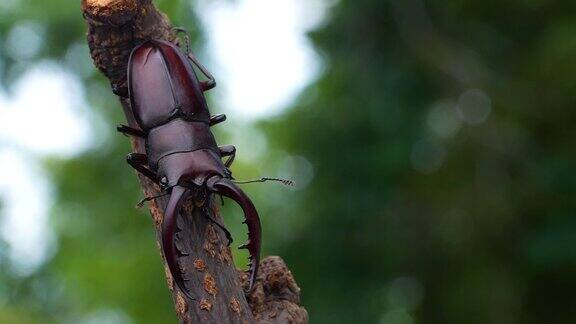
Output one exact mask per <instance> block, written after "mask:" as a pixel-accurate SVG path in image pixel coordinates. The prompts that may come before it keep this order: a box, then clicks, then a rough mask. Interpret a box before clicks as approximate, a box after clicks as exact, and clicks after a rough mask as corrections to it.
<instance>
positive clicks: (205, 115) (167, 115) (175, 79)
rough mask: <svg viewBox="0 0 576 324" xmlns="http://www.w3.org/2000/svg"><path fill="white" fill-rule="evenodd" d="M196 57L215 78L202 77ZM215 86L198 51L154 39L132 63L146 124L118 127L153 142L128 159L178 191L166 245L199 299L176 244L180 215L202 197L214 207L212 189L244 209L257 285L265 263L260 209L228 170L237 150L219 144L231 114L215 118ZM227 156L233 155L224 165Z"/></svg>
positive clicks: (131, 84) (133, 94)
mask: <svg viewBox="0 0 576 324" xmlns="http://www.w3.org/2000/svg"><path fill="white" fill-rule="evenodd" d="M191 62H192V63H194V64H195V65H196V66H197V67H198V68H199V69H200V71H202V73H204V74H205V75H206V77H207V78H208V81H203V82H200V81H199V80H198V77H197V76H196V73H195V72H194V69H193V67H192V65H191ZM215 85H216V83H215V82H214V78H213V77H212V76H211V75H210V73H209V72H208V71H206V69H205V68H204V67H203V66H202V65H201V64H199V63H198V62H197V61H196V60H195V58H194V57H193V56H192V55H191V54H189V55H188V56H185V54H184V53H182V51H181V50H180V49H179V48H178V47H177V46H176V45H174V44H172V43H170V42H166V41H162V40H149V41H146V42H144V43H143V44H141V45H140V46H138V47H137V48H135V49H134V50H133V51H132V54H131V56H130V61H129V64H128V93H129V97H130V103H131V107H132V112H133V114H134V118H135V120H136V122H137V123H138V126H139V128H140V129H136V128H131V127H128V126H124V125H122V126H119V127H118V131H120V132H122V133H124V134H126V135H131V136H138V137H142V138H144V140H145V142H146V154H139V153H131V154H129V155H128V157H127V161H128V163H129V164H130V165H131V166H132V167H133V168H134V169H136V170H137V171H138V172H140V173H142V174H143V175H145V176H146V177H148V178H149V179H150V180H152V181H154V182H155V183H157V184H159V185H160V186H161V187H162V188H163V190H165V191H166V192H168V193H169V194H170V199H169V201H168V206H167V207H166V211H165V213H164V220H163V223H162V249H163V252H164V256H165V258H166V262H167V264H168V267H169V268H170V272H171V273H172V277H173V278H174V281H175V282H176V284H177V285H178V287H179V288H180V290H182V292H183V293H184V294H185V295H186V296H188V297H189V298H191V299H194V298H193V297H192V296H190V293H189V292H188V291H187V289H186V288H185V286H184V279H183V278H182V274H181V272H180V270H179V268H178V264H177V259H178V258H177V251H176V248H175V246H174V234H175V230H176V218H177V216H178V214H179V210H180V208H181V206H182V204H183V202H184V201H185V200H186V199H187V198H188V197H190V196H191V195H194V199H195V200H196V202H198V200H199V199H200V200H201V202H200V205H203V206H208V205H209V199H210V196H211V194H212V193H214V194H219V195H222V196H226V197H228V198H231V199H232V200H234V201H236V203H238V205H240V207H241V208H242V210H243V212H244V215H245V223H246V224H247V226H248V242H247V243H246V244H245V245H243V246H241V247H240V248H247V249H248V251H249V252H250V265H249V270H250V277H249V283H250V288H251V287H252V285H253V284H254V279H255V277H256V273H257V271H258V264H259V261H260V240H261V229H260V218H259V217H258V212H257V211H256V208H255V207H254V205H253V204H252V202H251V201H250V198H248V196H246V195H245V194H244V192H243V191H242V190H241V189H240V188H238V187H237V186H236V184H234V182H233V181H232V175H231V173H230V170H229V169H228V168H229V167H230V165H231V164H232V161H234V156H235V153H236V149H235V148H234V146H232V145H225V146H220V147H218V145H217V144H216V141H215V139H214V136H213V135H212V132H211V131H210V126H212V125H215V124H217V123H219V122H222V121H224V120H225V119H226V116H224V115H217V116H214V117H210V112H209V111H208V106H207V104H206V99H205V98H204V93H203V92H204V91H206V90H209V89H212V88H213V87H214V86H215ZM223 157H228V159H227V160H226V161H225V162H222V158H223ZM207 215H208V214H207ZM208 217H209V216H208ZM212 221H213V220H212ZM216 224H217V223H216ZM217 225H218V226H220V227H221V228H223V227H222V226H221V225H219V224H217ZM224 230H225V229H224ZM226 233H227V236H228V238H229V239H230V235H229V233H228V232H227V231H226Z"/></svg>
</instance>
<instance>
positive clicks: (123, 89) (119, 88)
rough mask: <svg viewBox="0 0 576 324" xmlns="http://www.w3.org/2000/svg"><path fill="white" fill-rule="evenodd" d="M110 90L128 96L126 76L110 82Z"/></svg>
mask: <svg viewBox="0 0 576 324" xmlns="http://www.w3.org/2000/svg"><path fill="white" fill-rule="evenodd" d="M112 92H113V93H114V94H115V95H117V96H120V97H123V98H128V80H127V78H126V76H123V77H122V79H120V80H119V81H118V82H116V83H113V84H112Z"/></svg>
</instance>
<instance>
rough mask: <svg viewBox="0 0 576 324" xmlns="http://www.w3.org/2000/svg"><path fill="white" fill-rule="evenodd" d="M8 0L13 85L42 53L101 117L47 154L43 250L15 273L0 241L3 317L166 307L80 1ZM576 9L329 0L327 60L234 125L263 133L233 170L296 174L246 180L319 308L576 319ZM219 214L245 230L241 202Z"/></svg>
mask: <svg viewBox="0 0 576 324" xmlns="http://www.w3.org/2000/svg"><path fill="white" fill-rule="evenodd" d="M156 4H157V5H158V6H159V7H160V8H161V9H162V10H163V11H164V12H166V13H167V14H168V16H169V17H170V18H171V20H172V21H173V22H174V25H181V26H185V27H187V28H188V29H189V30H192V31H195V32H196V34H195V35H194V37H193V38H194V39H196V46H195V47H196V48H198V47H201V46H202V44H203V42H204V40H205V39H206V38H209V37H210V35H205V34H202V33H201V32H200V31H201V27H200V26H199V24H198V23H197V18H196V16H195V14H194V13H193V10H192V8H193V7H192V6H191V4H190V2H186V1H182V2H180V1H176V0H174V1H169V0H164V1H156ZM0 8H2V10H0V66H2V67H3V68H2V69H0V71H1V73H2V84H3V87H4V89H5V91H8V92H10V88H11V84H12V82H14V80H16V79H17V78H18V77H19V76H20V75H21V74H22V73H24V72H25V71H26V69H27V67H28V66H30V64H32V63H33V62H39V61H42V60H53V61H54V62H56V63H57V64H60V65H62V66H63V67H64V68H65V69H67V70H69V71H72V72H73V73H75V74H76V75H77V77H78V78H80V79H81V81H82V84H83V87H84V90H83V91H84V93H85V95H86V97H87V100H88V102H89V103H90V107H91V108H90V109H91V110H92V111H94V112H95V113H94V116H91V118H92V120H93V123H94V125H96V126H95V127H96V128H95V129H96V132H95V134H96V135H95V136H96V141H95V143H96V144H95V145H94V146H93V147H92V148H91V149H90V150H88V151H87V152H85V153H83V154H81V155H79V156H76V157H73V158H70V159H61V158H60V159H59V158H49V159H45V160H44V166H45V168H46V169H47V170H48V171H49V174H50V176H51V181H52V183H53V185H54V193H53V195H54V199H55V203H54V205H53V207H52V209H51V220H50V225H51V227H52V228H53V230H54V232H55V234H56V242H57V243H56V250H55V251H54V255H53V256H52V257H51V258H49V259H48V260H47V261H46V262H45V263H43V264H42V265H41V266H40V267H39V268H38V269H36V270H35V271H34V272H33V273H31V274H27V275H21V274H18V273H17V272H14V271H13V270H11V267H10V266H9V258H8V256H7V252H6V251H7V247H6V244H5V243H2V242H0V322H1V323H166V322H173V321H175V318H176V317H175V316H174V315H173V306H172V303H171V300H170V297H169V294H168V292H167V290H166V284H165V280H164V273H163V269H162V267H161V262H160V258H159V250H158V248H157V247H156V245H155V241H154V234H153V230H152V222H151V219H150V217H149V216H148V215H147V213H146V212H144V211H137V210H135V209H133V208H132V206H133V205H134V204H135V202H137V201H138V200H139V199H140V197H141V193H140V192H139V190H138V185H137V182H136V179H135V177H134V176H133V174H132V171H131V169H130V168H129V167H128V166H127V165H126V164H125V161H124V158H123V157H124V155H125V154H126V153H127V152H128V151H129V149H130V148H129V145H128V141H127V140H126V139H125V138H123V137H121V136H118V135H116V134H114V127H113V125H115V124H116V123H119V122H121V121H122V115H121V110H120V106H119V104H118V103H117V101H116V99H115V98H114V96H113V95H112V94H111V92H110V91H109V88H108V85H107V84H106V81H105V80H104V78H103V77H102V76H101V75H100V74H99V73H98V72H97V71H95V69H93V68H92V67H91V61H90V59H89V56H88V50H87V47H86V46H85V39H84V37H85V36H84V35H85V26H84V22H83V20H82V17H81V15H80V10H79V3H78V2H75V1H67V0H54V1H50V2H45V1H39V0H10V1H7V2H3V4H0ZM575 12H576V4H575V3H574V2H571V1H555V2H552V1H543V0H531V1H508V2H503V1H472V0H457V1H437V0H428V1H425V2H420V1H419V0H397V1H391V0H390V1H385V0H354V1H352V0H340V1H338V2H336V3H335V4H334V5H333V7H332V8H331V10H330V13H329V17H328V19H327V20H326V22H325V23H324V24H323V25H322V26H320V27H319V28H318V30H315V31H313V32H312V33H311V34H310V38H311V39H312V41H313V44H314V46H315V49H316V50H317V51H318V52H319V53H320V55H321V57H322V60H323V63H322V64H323V70H322V71H321V73H320V76H319V77H318V78H317V80H316V81H315V82H314V83H313V84H311V85H310V86H308V87H307V88H306V89H305V90H304V91H302V92H301V93H300V94H299V96H298V98H297V99H296V100H295V101H294V104H293V106H292V107H291V108H288V109H287V110H286V111H285V112H284V113H282V114H281V115H279V116H276V117H274V118H270V119H268V120H265V121H259V122H258V123H256V124H253V125H249V126H248V127H246V126H245V127H246V132H248V133H254V134H256V135H253V136H264V138H265V143H267V144H266V147H265V150H263V151H261V152H259V153H258V155H257V156H256V158H252V159H246V158H243V155H250V154H251V152H250V151H251V150H252V147H251V146H250V145H245V146H243V147H239V162H238V163H237V164H236V165H235V166H234V167H233V171H234V172H235V174H236V176H237V177H239V178H250V177H251V176H253V177H256V176H259V175H261V174H268V175H270V174H272V175H276V174H277V173H280V175H282V176H286V177H293V178H295V179H296V180H297V181H299V186H300V187H299V188H296V190H294V191H286V189H283V188H279V187H277V186H272V185H270V186H266V185H260V186H252V187H247V190H248V191H249V193H250V194H251V195H252V196H253V197H254V200H255V204H256V205H257V206H258V207H259V209H260V210H261V214H262V215H263V223H264V254H277V255H281V256H282V257H283V258H284V259H285V260H286V262H287V264H288V265H289V266H290V268H291V270H292V271H293V273H294V275H295V277H296V279H297V281H298V282H299V284H300V286H301V288H302V294H303V303H304V305H305V306H306V307H307V309H308V311H309V313H310V318H311V323H398V324H405V323H406V324H407V323H570V322H574V321H576V301H575V298H574V297H573V296H572V292H573V291H574V290H576V275H575V274H576V219H575V218H574V211H575V210H576V202H575V199H574V195H575V194H576V173H575V172H574V170H573V167H575V161H576V156H575V153H574V152H575V151H574V149H573V147H572V145H574V144H573V143H574V141H575V139H576V130H575V128H574V127H573V126H572V122H576V113H575V112H574V110H572V109H571V108H570V107H574V105H575V103H576V102H575V101H576V99H575V98H576V97H575V96H574V92H573V91H574V90H575V87H576V78H575V77H574V75H576V38H575V37H574V35H575V34H576V14H575ZM18 28H20V30H21V29H22V28H33V29H34V28H35V29H36V30H37V31H38V32H39V34H40V35H42V40H43V42H42V44H43V45H42V46H41V47H38V48H37V49H36V50H35V51H28V53H29V55H13V53H11V51H10V48H9V47H8V46H4V45H5V44H8V43H9V42H10V38H11V37H17V36H18V35H20V34H18V33H17V32H15V30H16V31H18ZM15 33H16V36H14V35H15ZM21 34H22V33H21ZM24 35H25V33H24ZM12 42H14V41H13V40H12ZM24 52H25V53H26V51H24ZM278 64H282V62H279V63H278ZM42 109H50V107H42ZM212 110H213V112H220V111H224V110H225V107H220V106H218V105H216V104H215V105H213V106H212ZM30 118H34V116H30ZM12 122H13V123H22V124H23V126H25V124H26V122H25V121H23V120H17V121H16V120H15V121H12ZM231 125H233V121H232V124H231V123H230V122H227V124H226V125H225V126H222V127H219V128H218V130H217V131H218V133H217V137H218V138H219V139H220V142H221V143H228V142H229V143H234V142H235V141H236V139H235V137H234V136H232V133H228V132H227V130H228V131H229V129H230V128H231V127H232V126H231ZM54 127H58V125H54ZM39 136H40V135H39ZM2 172H8V171H7V170H2ZM227 205H230V204H227ZM0 206H1V205H0ZM226 208H230V207H228V206H226ZM0 210H1V209H0ZM223 214H224V216H225V219H226V221H227V224H228V226H230V227H231V230H232V232H233V234H234V235H235V237H236V242H238V241H242V236H243V233H244V232H245V230H244V229H243V228H242V226H241V224H240V221H239V220H240V217H239V211H238V210H237V209H233V208H230V209H225V210H224V211H223ZM23 217H25V215H23ZM243 258H245V255H243V254H239V253H237V254H236V259H237V262H238V264H241V265H243V264H244V261H243Z"/></svg>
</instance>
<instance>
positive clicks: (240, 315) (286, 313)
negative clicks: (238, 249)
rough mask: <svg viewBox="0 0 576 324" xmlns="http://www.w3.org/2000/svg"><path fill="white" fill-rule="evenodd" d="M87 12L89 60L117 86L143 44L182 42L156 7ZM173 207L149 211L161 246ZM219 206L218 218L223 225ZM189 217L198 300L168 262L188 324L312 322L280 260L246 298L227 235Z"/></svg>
mask: <svg viewBox="0 0 576 324" xmlns="http://www.w3.org/2000/svg"><path fill="white" fill-rule="evenodd" d="M81 5H82V12H83V15H84V18H85V19H86V21H87V23H88V37H87V38H88V45H89V48H90V54H91V56H92V59H93V60H94V64H95V65H96V67H97V68H98V69H99V70H100V71H101V72H102V73H103V74H104V75H105V76H106V77H107V78H108V79H109V80H110V82H111V84H112V86H113V87H114V86H117V85H120V84H121V83H123V81H124V80H125V76H126V67H127V64H128V58H129V56H130V53H131V51H132V49H133V48H134V47H135V46H136V45H138V44H139V43H141V42H142V41H144V40H146V39H150V38H156V39H164V40H169V41H175V35H174V34H173V32H172V31H171V25H170V22H169V21H168V18H167V17H166V16H165V15H164V14H163V13H161V12H159V11H158V10H157V9H156V8H155V6H154V5H153V3H152V1H151V0H82V2H81ZM120 102H121V104H122V107H123V110H124V113H125V115H126V120H127V122H128V124H129V125H130V126H132V127H136V126H137V125H136V123H135V120H134V116H133V115H132V112H131V109H130V103H129V102H128V101H127V100H123V99H120ZM131 142H132V148H133V150H134V152H139V153H145V152H144V151H145V150H144V142H143V140H141V139H138V138H132V140H131ZM138 177H139V180H140V184H141V186H142V190H143V191H144V194H145V195H146V196H148V197H149V196H154V195H157V194H158V193H159V192H160V191H159V188H158V187H157V186H156V185H155V184H153V183H151V182H150V181H149V180H148V179H146V178H145V177H143V176H141V175H138ZM166 204H167V198H158V199H156V200H155V201H152V202H151V203H150V204H149V206H150V213H151V214H152V218H153V220H154V224H155V231H156V240H157V243H158V246H159V247H160V243H159V242H160V229H161V223H162V219H163V217H164V215H163V211H164V209H165V208H166ZM212 206H213V207H212V211H213V215H212V216H213V217H214V218H215V219H216V220H217V221H219V222H222V219H221V217H220V216H219V214H218V211H217V209H216V207H215V205H214V204H213V205H212ZM183 210H184V212H183V213H182V215H181V216H180V217H179V220H178V224H177V226H178V228H179V229H180V232H179V233H178V234H177V235H176V242H175V244H176V247H177V249H178V251H179V252H180V255H181V256H180V258H179V260H178V261H179V264H180V267H181V270H182V273H183V276H184V278H185V279H186V286H187V288H188V290H189V291H190V294H191V295H192V296H195V297H196V300H193V301H189V300H187V299H186V297H185V296H184V295H183V294H182V293H181V292H180V291H179V290H178V289H177V288H176V287H175V285H174V283H173V282H172V277H171V275H170V272H169V271H168V267H167V266H166V263H165V262H164V268H165V272H166V277H167V281H168V287H169V288H170V291H171V293H172V297H173V300H174V304H175V308H176V314H177V316H178V318H179V320H180V322H181V323H200V322H201V323H252V322H258V323H307V320H308V314H307V312H306V310H305V309H304V308H302V307H300V306H299V303H300V289H299V288H298V286H297V284H296V282H295V281H294V278H293V277H292V274H291V273H290V270H288V268H287V267H286V265H285V264H284V262H283V261H282V259H281V258H279V257H268V258H266V259H264V260H263V261H262V262H261V270H260V273H259V275H258V280H257V282H256V284H255V287H254V289H253V290H252V291H251V292H250V294H249V295H248V296H246V295H245V293H244V288H245V286H246V281H247V280H246V277H247V276H246V275H245V273H243V272H240V274H239V273H238V272H237V270H236V269H235V267H234V262H233V260H232V254H231V252H230V248H229V247H227V246H226V244H227V242H226V240H225V235H224V233H223V232H222V231H221V229H219V228H217V227H215V226H212V224H211V223H210V221H209V220H208V218H207V217H205V216H206V215H203V214H202V210H201V209H199V208H195V207H194V206H193V204H192V203H188V204H186V206H185V207H184V208H183ZM243 287H244V288H243Z"/></svg>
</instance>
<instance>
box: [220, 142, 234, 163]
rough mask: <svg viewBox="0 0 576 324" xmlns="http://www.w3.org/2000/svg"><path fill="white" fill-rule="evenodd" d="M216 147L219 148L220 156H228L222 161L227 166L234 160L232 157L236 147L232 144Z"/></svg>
mask: <svg viewBox="0 0 576 324" xmlns="http://www.w3.org/2000/svg"><path fill="white" fill-rule="evenodd" d="M218 149H219V150H220V156H221V157H225V156H228V157H229V158H228V159H227V160H226V162H224V165H225V166H226V167H227V168H229V167H230V165H232V162H234V158H235V157H236V147H235V146H234V145H222V146H219V147H218Z"/></svg>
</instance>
